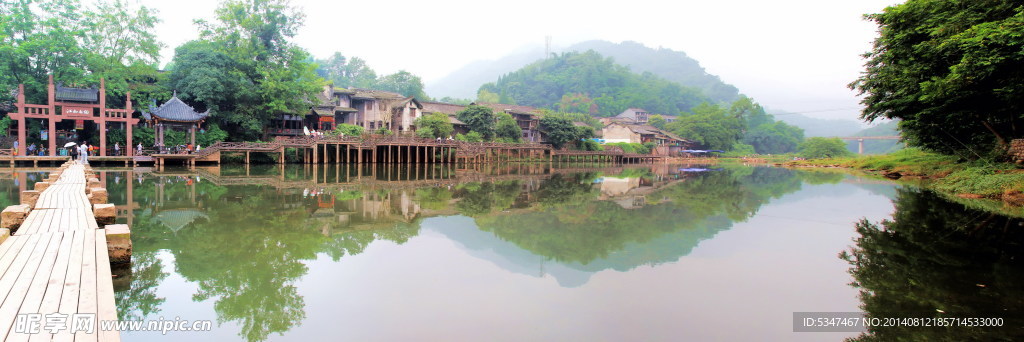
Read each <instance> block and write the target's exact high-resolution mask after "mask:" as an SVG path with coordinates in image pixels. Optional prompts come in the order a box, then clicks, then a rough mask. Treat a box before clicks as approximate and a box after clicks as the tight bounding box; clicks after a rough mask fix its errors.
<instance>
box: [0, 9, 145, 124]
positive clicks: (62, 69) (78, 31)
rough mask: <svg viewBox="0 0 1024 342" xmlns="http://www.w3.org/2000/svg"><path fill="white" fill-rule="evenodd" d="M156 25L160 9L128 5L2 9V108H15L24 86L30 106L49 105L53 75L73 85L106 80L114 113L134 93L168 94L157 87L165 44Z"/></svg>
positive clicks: (139, 97) (137, 95)
mask: <svg viewBox="0 0 1024 342" xmlns="http://www.w3.org/2000/svg"><path fill="white" fill-rule="evenodd" d="M158 22H159V19H157V17H156V14H155V11H154V10H152V9H150V8H148V7H145V6H138V7H132V6H129V5H128V4H127V3H126V2H124V1H122V0H101V1H97V2H95V3H92V5H91V6H82V5H81V3H79V2H78V1H55V0H41V1H40V0H6V1H2V2H0V102H9V101H12V100H13V97H12V93H10V92H9V91H10V90H14V89H17V86H18V84H25V88H26V89H25V92H26V96H27V100H28V101H29V102H33V103H41V102H44V101H46V93H47V92H46V85H47V76H48V75H53V76H54V78H55V80H56V81H57V82H61V83H64V84H71V85H85V84H97V83H99V80H100V78H104V79H106V86H107V95H108V96H109V97H110V98H109V100H110V101H109V102H108V103H109V104H110V105H111V106H123V105H124V95H125V93H127V92H129V91H131V92H133V95H134V97H133V98H134V99H135V101H136V102H146V101H147V100H148V99H149V98H151V96H152V95H151V94H152V93H157V92H161V91H162V90H161V89H159V86H154V85H153V82H152V80H154V79H159V75H158V74H157V72H156V61H157V59H158V57H159V50H160V46H161V44H160V43H159V42H158V41H157V40H156V36H155V35H154V34H152V33H150V32H152V28H153V27H154V26H155V25H156V23H158Z"/></svg>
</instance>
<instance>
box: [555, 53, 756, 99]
mask: <svg viewBox="0 0 1024 342" xmlns="http://www.w3.org/2000/svg"><path fill="white" fill-rule="evenodd" d="M588 50H594V51H596V52H597V53H599V54H601V55H602V56H606V57H611V58H612V59H614V60H615V63H618V64H621V65H624V66H626V67H627V68H629V70H631V71H633V72H635V73H638V74H640V73H645V72H649V73H652V74H654V75H657V76H659V77H661V78H664V79H666V80H669V81H672V82H676V83H679V84H681V85H684V86H687V87H695V88H699V89H700V90H701V91H703V92H704V94H705V95H707V96H708V97H709V98H711V99H712V100H714V101H716V102H732V101H735V100H736V99H738V98H739V94H740V92H739V89H736V87H735V86H733V85H731V84H728V83H725V82H722V80H721V79H720V78H718V76H715V75H711V74H708V73H707V71H705V70H704V67H702V66H700V62H697V60H695V59H693V58H690V56H687V55H686V53H685V52H682V51H675V50H671V49H665V48H657V49H655V48H649V47H646V46H644V45H643V44H640V43H637V42H634V41H625V42H622V43H618V44H616V43H612V42H609V41H605V40H591V41H586V42H582V43H577V44H574V45H572V46H570V47H569V48H568V49H566V51H580V52H583V51H588Z"/></svg>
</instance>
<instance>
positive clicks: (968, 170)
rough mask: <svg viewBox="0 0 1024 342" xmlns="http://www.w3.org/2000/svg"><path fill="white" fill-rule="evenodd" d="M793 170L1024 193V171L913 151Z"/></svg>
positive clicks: (948, 189)
mask: <svg viewBox="0 0 1024 342" xmlns="http://www.w3.org/2000/svg"><path fill="white" fill-rule="evenodd" d="M787 164H788V165H792V166H837V167H846V168H851V169H860V170H865V171H877V172H883V173H887V172H899V173H900V174H902V175H904V176H920V177H925V178H929V179H930V181H929V182H927V184H926V186H928V187H930V188H933V189H934V190H936V191H939V192H944V193H949V194H976V195H982V196H985V197H989V198H999V196H1001V195H1002V194H1003V193H1004V192H1005V191H1007V190H1017V191H1024V170H1020V169H1018V168H1017V167H1016V166H1015V165H1013V164H1010V163H997V162H992V161H987V160H975V161H968V160H963V159H960V158H958V157H956V156H948V155H942V154H938V153H932V152H926V151H922V150H919V149H914V148H909V149H904V150H900V151H897V152H893V153H890V154H884V155H871V156H859V157H845V158H832V159H815V160H802V161H795V162H789V163H787Z"/></svg>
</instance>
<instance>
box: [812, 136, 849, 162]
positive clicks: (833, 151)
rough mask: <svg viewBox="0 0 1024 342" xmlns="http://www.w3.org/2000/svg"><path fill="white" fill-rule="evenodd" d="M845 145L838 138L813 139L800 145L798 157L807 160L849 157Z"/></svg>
mask: <svg viewBox="0 0 1024 342" xmlns="http://www.w3.org/2000/svg"><path fill="white" fill-rule="evenodd" d="M850 154H851V152H850V150H847V149H846V143H844V142H843V141H842V140H840V139H839V138H823V137H813V138H807V140H804V142H803V143H802V144H800V156H801V157H804V158H808V159H814V158H832V157H842V156H847V155H850Z"/></svg>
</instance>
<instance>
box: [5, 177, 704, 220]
mask: <svg viewBox="0 0 1024 342" xmlns="http://www.w3.org/2000/svg"><path fill="white" fill-rule="evenodd" d="M239 171H241V169H230V168H226V169H221V168H220V167H216V168H198V169H194V170H185V169H180V170H174V169H161V170H156V169H130V170H128V169H126V170H117V169H113V170H101V171H98V176H99V177H100V178H101V181H102V182H105V183H107V184H108V188H110V189H112V195H115V194H116V195H115V197H112V200H113V201H115V205H116V206H117V209H118V217H119V219H120V220H122V222H126V223H128V224H129V225H133V224H134V221H135V220H136V216H137V215H146V216H148V217H150V218H151V219H152V220H154V221H155V222H158V223H159V224H160V225H161V226H163V227H165V228H167V229H169V230H170V231H172V232H174V233H177V232H179V231H181V230H182V229H186V228H187V227H188V226H190V225H192V224H194V223H197V222H204V221H208V220H210V216H211V215H215V213H213V212H210V210H211V206H216V204H215V202H209V201H212V200H213V199H210V198H208V196H207V195H204V194H202V192H204V191H210V189H209V188H205V187H209V186H214V187H217V188H222V189H236V190H229V191H226V195H225V196H223V198H219V199H216V201H244V200H245V199H246V198H247V197H248V195H253V194H255V195H258V196H263V197H266V196H271V197H273V199H274V200H273V201H271V202H272V203H275V205H274V206H275V207H274V208H268V210H276V211H281V212H282V213H285V212H293V211H296V210H298V211H302V212H304V214H303V216H304V217H305V219H304V221H303V222H297V223H296V225H301V226H308V227H316V229H318V230H319V231H320V232H321V233H322V234H325V235H329V234H332V233H335V232H338V231H345V230H352V229H377V228H388V227H393V226H394V225H395V224H398V223H412V222H414V221H415V220H417V219H419V218H422V217H433V216H441V215H456V214H459V211H458V210H457V209H456V208H455V205H454V204H455V203H457V202H458V201H459V199H457V198H456V199H452V198H451V197H450V196H449V197H448V198H447V199H443V200H441V201H442V202H439V204H438V205H434V206H430V208H424V206H423V205H422V203H420V201H422V198H419V197H418V196H417V193H418V191H425V190H438V191H443V192H448V193H453V192H454V191H455V189H456V188H457V187H458V186H459V185H460V184H466V183H469V182H506V184H512V183H507V182H508V181H514V182H516V183H514V184H516V185H517V186H518V190H519V191H518V194H517V195H516V196H515V197H514V201H513V203H512V205H511V206H510V207H509V208H508V209H507V210H509V211H510V212H511V213H514V212H519V211H529V210H533V209H532V208H533V207H534V206H535V205H536V203H537V202H538V200H539V198H538V190H540V189H541V186H542V184H543V183H544V182H545V181H546V180H548V179H550V178H551V177H553V176H555V175H560V174H577V173H578V172H582V171H589V172H591V173H592V174H615V175H612V176H606V177H603V178H599V181H595V182H594V188H597V189H599V190H600V195H599V196H598V198H597V199H598V200H608V201H614V202H615V203H617V204H618V205H620V206H621V207H623V208H626V209H635V208H640V207H643V206H644V205H646V204H647V202H646V196H648V195H650V194H651V193H653V192H654V191H656V190H658V189H660V188H662V187H664V186H667V185H669V184H672V183H674V182H677V181H680V180H682V179H684V178H685V177H686V176H685V174H684V173H681V172H679V171H678V168H676V167H669V166H667V165H657V166H650V167H646V168H642V169H623V168H598V169H595V168H589V169H588V168H578V169H564V168H549V167H546V166H543V165H533V166H519V167H517V166H504V167H493V168H487V169H479V168H478V169H472V170H458V172H456V170H455V169H454V168H451V167H440V166H438V167H427V168H420V167H408V168H389V169H384V168H380V169H379V170H377V171H371V170H365V169H364V170H362V171H357V170H356V168H348V167H343V166H330V165H327V166H321V165H317V166H312V165H311V166H307V167H302V168H295V169H288V170H283V169H279V168H277V167H269V168H266V169H265V170H258V171H257V172H251V170H250V169H249V168H245V169H244V172H239ZM272 172H273V174H272ZM22 183H24V182H22ZM204 186H205V187H204ZM139 187H142V188H145V190H144V193H145V195H144V197H145V198H144V199H143V200H142V201H141V202H140V201H138V200H137V198H138V197H139V196H138V195H137V194H136V193H135V192H136V190H137V189H138V188H139ZM268 187H269V188H272V191H269V192H268V191H267V188H268ZM200 188H203V189H205V190H200ZM114 189H120V190H114ZM246 189H252V190H246ZM219 191H220V192H225V190H219ZM213 192H217V191H213ZM118 193H119V194H118ZM208 202H209V203H208Z"/></svg>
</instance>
